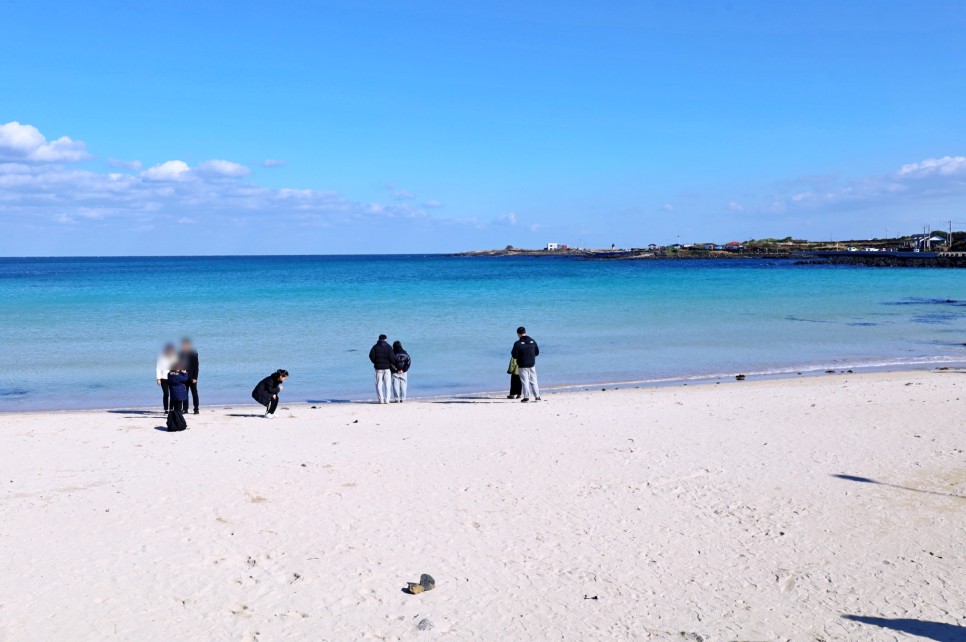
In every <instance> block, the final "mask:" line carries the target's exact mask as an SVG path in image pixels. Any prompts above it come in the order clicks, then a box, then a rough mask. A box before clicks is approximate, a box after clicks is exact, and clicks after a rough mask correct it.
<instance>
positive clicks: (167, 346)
mask: <svg viewBox="0 0 966 642" xmlns="http://www.w3.org/2000/svg"><path fill="white" fill-rule="evenodd" d="M177 351H178V349H177V348H175V347H174V344H173V343H166V344H164V350H163V352H177Z"/></svg>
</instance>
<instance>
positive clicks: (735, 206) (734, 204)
mask: <svg viewBox="0 0 966 642" xmlns="http://www.w3.org/2000/svg"><path fill="white" fill-rule="evenodd" d="M728 209H729V210H731V211H732V212H744V211H745V206H744V205H742V204H741V203H739V202H738V201H731V202H730V203H728Z"/></svg>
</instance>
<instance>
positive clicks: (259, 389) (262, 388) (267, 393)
mask: <svg viewBox="0 0 966 642" xmlns="http://www.w3.org/2000/svg"><path fill="white" fill-rule="evenodd" d="M287 378H288V370H276V371H275V372H273V373H272V374H270V375H268V376H267V377H265V378H264V379H262V380H261V381H259V382H258V385H257V386H255V389H254V390H252V399H254V400H255V401H257V402H258V403H260V404H261V405H263V406H265V418H266V419H274V418H275V410H276V408H278V394H279V393H280V392H281V391H282V382H283V381H285V380H286V379H287Z"/></svg>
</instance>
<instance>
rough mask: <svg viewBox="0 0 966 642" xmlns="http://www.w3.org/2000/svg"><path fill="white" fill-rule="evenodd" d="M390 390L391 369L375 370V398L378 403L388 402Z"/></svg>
mask: <svg viewBox="0 0 966 642" xmlns="http://www.w3.org/2000/svg"><path fill="white" fill-rule="evenodd" d="M391 390H392V371H391V370H384V369H381V368H380V369H378V370H376V398H377V399H378V400H379V403H389V401H388V399H389V394H390V392H391Z"/></svg>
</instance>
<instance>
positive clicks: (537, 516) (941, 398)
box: [0, 372, 966, 642]
mask: <svg viewBox="0 0 966 642" xmlns="http://www.w3.org/2000/svg"><path fill="white" fill-rule="evenodd" d="M964 407H966V376H964V375H963V374H962V373H955V372H946V373H939V372H933V373H923V372H919V373H892V374H867V375H861V376H860V375H841V374H837V375H829V376H825V377H815V378H809V379H796V380H780V381H765V382H751V381H746V382H741V383H737V382H736V383H729V384H723V385H706V386H688V387H675V388H663V389H650V390H646V389H645V390H622V391H613V390H611V391H606V392H601V391H594V392H580V393H570V394H558V395H553V396H551V397H550V398H549V399H548V400H547V401H545V402H543V403H541V404H529V405H527V406H524V405H522V404H519V403H516V402H509V401H507V400H505V399H492V400H467V399H452V400H443V401H435V402H417V403H409V404H406V405H403V406H395V405H394V406H378V405H368V404H366V405H363V404H344V405H329V406H322V407H319V408H317V409H312V408H310V407H308V406H302V405H290V406H284V405H283V408H284V410H280V412H279V418H278V419H276V420H275V421H266V420H264V419H261V418H258V417H255V416H253V415H254V412H255V411H254V409H253V408H252V407H238V408H234V409H217V410H211V411H209V412H206V413H205V414H203V415H201V416H199V417H192V416H189V422H190V426H191V428H190V430H188V431H187V432H184V433H180V434H168V433H166V432H161V431H159V430H156V427H159V426H161V425H162V424H163V421H162V419H161V416H160V413H144V412H143V411H136V412H134V411H132V412H123V411H121V412H118V411H113V412H103V411H101V412H70V413H31V414H5V415H0V419H2V428H0V471H2V472H0V483H2V487H0V488H2V490H0V639H2V640H11V641H13V640H16V641H18V642H19V641H22V640H115V639H116V640H138V641H144V640H164V641H165V642H170V641H171V640H266V641H267V640H303V639H304V640H309V639H311V640H357V639H365V640H369V639H372V640H396V639H404V640H486V641H500V640H611V639H617V640H674V641H697V640H703V641H704V642H717V641H729V640H754V641H757V640H796V641H797V640H808V641H816V640H824V641H829V642H830V641H838V640H897V639H932V640H942V641H950V640H961V639H966V579H964V577H966V573H964V572H966V552H964V547H963V542H964V541H966V461H964V459H966V456H964V450H966V434H964V432H966V431H964V428H966V425H964V424H966V421H964V413H963V410H964ZM837 475H844V476H848V477H839V476H837ZM420 573H430V574H432V575H433V576H434V577H435V578H436V581H437V588H436V589H435V590H434V591H432V592H429V593H425V594H423V595H419V596H412V595H407V594H405V593H403V591H402V588H403V587H404V586H405V584H406V582H407V581H416V580H417V579H418V578H419V575H420ZM588 598H591V599H588ZM424 621H425V622H424ZM421 622H423V627H424V628H425V627H427V626H430V625H431V627H432V628H429V629H427V630H420V629H419V626H418V625H419V623H421ZM426 622H428V623H430V625H428V624H427V623H426ZM916 634H918V635H919V636H921V637H916Z"/></svg>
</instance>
